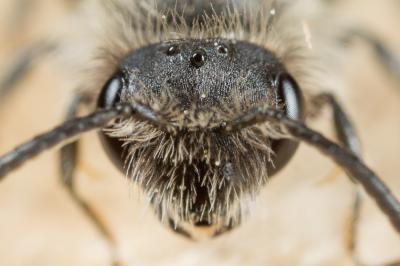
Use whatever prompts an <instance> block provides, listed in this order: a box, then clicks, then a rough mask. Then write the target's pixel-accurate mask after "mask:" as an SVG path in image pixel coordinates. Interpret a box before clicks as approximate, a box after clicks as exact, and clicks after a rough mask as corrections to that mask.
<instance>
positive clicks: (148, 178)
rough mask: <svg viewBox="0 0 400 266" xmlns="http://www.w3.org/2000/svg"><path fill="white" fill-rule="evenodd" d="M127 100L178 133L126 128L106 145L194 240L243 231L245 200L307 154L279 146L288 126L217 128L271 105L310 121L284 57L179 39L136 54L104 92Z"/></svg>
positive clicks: (104, 101) (120, 126)
mask: <svg viewBox="0 0 400 266" xmlns="http://www.w3.org/2000/svg"><path fill="white" fill-rule="evenodd" d="M290 95H291V96H292V97H290ZM290 99H294V100H290ZM126 102H140V103H142V104H143V103H144V104H146V105H148V106H150V107H151V108H152V109H153V110H154V111H155V112H156V113H158V114H161V115H162V116H163V117H164V119H165V121H166V122H167V124H168V127H169V128H172V129H174V130H171V131H170V132H169V131H167V132H165V130H162V129H160V128H157V127H154V126H152V125H149V124H147V123H142V122H138V121H120V122H119V123H117V125H116V126H115V127H114V128H112V129H111V133H110V134H108V135H106V134H101V138H102V140H103V144H104V145H105V147H106V150H107V151H109V155H110V157H112V160H113V161H114V162H116V164H117V166H118V167H119V168H120V169H121V170H123V171H124V172H126V171H127V174H128V176H130V177H131V178H132V179H133V180H134V181H136V182H138V183H139V184H140V186H141V187H142V189H143V190H144V191H146V192H147V194H148V196H149V198H150V199H151V202H152V204H153V206H154V208H155V210H156V212H157V213H158V215H159V217H160V219H161V220H162V221H166V222H168V224H170V225H173V229H174V230H176V231H178V232H180V233H182V234H184V235H187V236H190V237H193V238H197V232H198V231H202V232H206V233H207V235H209V236H215V235H219V234H221V233H222V232H225V231H227V230H230V229H231V228H233V227H235V226H237V225H238V224H240V222H241V219H242V216H243V215H244V212H246V211H247V210H246V207H243V204H242V203H243V202H245V201H247V200H250V199H251V198H252V197H254V196H255V195H256V194H257V193H258V191H259V189H260V186H261V185H263V184H264V183H265V180H266V178H267V176H271V175H272V174H274V173H275V172H276V171H277V170H279V169H280V168H282V167H283V166H284V165H285V164H286V163H287V162H288V161H289V160H290V158H291V157H292V155H293V154H294V152H295V151H296V149H297V143H296V142H293V141H289V140H284V139H279V140H275V139H274V136H278V135H279V134H280V132H279V129H277V128H273V127H270V126H269V125H267V124H263V125H260V126H255V127H252V128H249V129H248V130H245V131H243V132H240V133H234V134H225V133H221V132H218V131H217V130H215V128H217V127H218V126H220V125H223V124H224V123H226V122H228V121H231V120H232V119H234V118H235V117H237V116H239V115H240V114H242V113H243V112H246V111H248V110H249V109H250V108H254V107H256V106H261V105H263V106H270V107H273V108H281V109H282V110H286V111H287V113H288V115H291V116H293V117H294V118H296V119H301V113H302V106H301V94H300V92H299V90H298V88H297V85H296V82H295V81H294V80H293V79H291V78H290V75H289V74H287V73H286V70H285V69H284V67H283V65H282V64H281V63H280V62H279V60H278V59H277V58H276V57H275V56H274V54H272V53H271V52H270V51H268V50H267V49H265V48H261V47H259V46H257V45H254V44H251V43H248V42H245V41H235V40H227V39H206V40H201V39H190V40H173V41H168V42H162V43H157V44H152V45H149V46H146V47H143V48H141V49H137V50H135V51H133V52H132V53H131V54H129V55H128V56H127V57H126V58H125V59H124V60H123V61H122V63H121V64H120V66H119V71H118V73H117V74H116V75H114V77H113V78H112V79H111V80H110V81H109V82H108V83H107V84H106V86H105V87H104V88H103V91H102V93H101V94H100V98H99V107H111V106H113V105H114V104H116V103H126ZM293 110H294V112H293ZM273 157H274V158H273ZM275 159H277V160H275ZM273 160H274V162H275V164H273V163H272V161H273ZM276 162H278V163H277V164H276ZM126 164H128V167H127V169H124V165H126ZM194 229H196V230H194Z"/></svg>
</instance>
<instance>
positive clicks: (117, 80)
mask: <svg viewBox="0 0 400 266" xmlns="http://www.w3.org/2000/svg"><path fill="white" fill-rule="evenodd" d="M122 87H123V77H122V73H117V74H115V75H114V76H113V77H112V78H111V79H110V80H109V81H107V83H106V84H105V85H104V87H103V89H102V91H101V93H100V96H99V99H98V102H97V106H98V107H100V108H109V107H112V106H115V104H117V103H118V102H119V101H120V99H121V91H122Z"/></svg>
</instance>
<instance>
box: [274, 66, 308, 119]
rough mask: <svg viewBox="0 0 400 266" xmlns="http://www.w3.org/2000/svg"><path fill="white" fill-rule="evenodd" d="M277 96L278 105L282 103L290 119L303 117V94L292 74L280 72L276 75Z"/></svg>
mask: <svg viewBox="0 0 400 266" xmlns="http://www.w3.org/2000/svg"><path fill="white" fill-rule="evenodd" d="M276 83H277V88H278V92H277V94H278V95H277V96H278V102H279V105H283V107H284V111H285V113H286V115H287V116H288V117H289V118H291V119H296V120H301V119H302V118H303V109H304V108H303V96H302V94H301V91H300V89H299V86H298V85H297V82H296V81H295V80H294V78H293V77H292V76H290V75H289V74H287V73H281V74H279V75H278V76H277V79H276Z"/></svg>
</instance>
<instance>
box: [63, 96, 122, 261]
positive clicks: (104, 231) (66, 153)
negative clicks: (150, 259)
mask: <svg viewBox="0 0 400 266" xmlns="http://www.w3.org/2000/svg"><path fill="white" fill-rule="evenodd" d="M81 103H82V99H81V97H80V96H76V97H75V98H74V100H73V101H72V103H71V104H70V107H69V109H68V112H67V115H66V119H67V120H69V119H73V118H74V117H75V116H76V115H77V111H78V107H79V105H80V104H81ZM78 155H79V142H78V141H74V142H72V143H69V144H67V145H65V146H64V147H62V148H61V150H60V154H59V156H60V157H59V169H60V177H61V179H62V182H63V185H65V188H66V189H67V191H68V193H69V195H70V196H71V198H72V200H73V201H74V202H75V203H76V204H77V205H78V207H79V208H80V209H81V211H82V212H83V213H84V214H85V215H86V217H87V218H88V219H89V220H90V221H91V222H92V223H93V225H94V226H95V227H96V228H97V230H98V231H99V233H100V234H101V235H102V237H103V238H104V239H105V240H106V241H107V243H108V245H109V248H110V253H111V256H112V264H111V265H112V266H119V265H121V264H120V263H119V262H118V253H117V243H116V241H115V238H114V236H113V235H112V233H111V231H110V230H109V229H108V227H107V225H106V224H105V222H104V221H103V220H102V219H101V218H100V217H99V215H98V213H97V212H96V210H95V209H94V208H93V207H92V206H91V205H90V204H89V203H87V202H86V201H85V200H84V199H83V198H82V197H81V196H80V195H79V193H78V192H77V190H76V186H75V176H76V166H77V162H78Z"/></svg>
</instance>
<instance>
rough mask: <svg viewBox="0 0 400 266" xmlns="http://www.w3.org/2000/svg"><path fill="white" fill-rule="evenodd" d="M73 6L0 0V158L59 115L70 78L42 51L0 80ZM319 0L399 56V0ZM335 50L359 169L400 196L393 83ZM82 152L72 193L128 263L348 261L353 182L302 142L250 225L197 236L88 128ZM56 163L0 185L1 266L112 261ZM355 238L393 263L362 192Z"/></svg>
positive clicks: (370, 256)
mask: <svg viewBox="0 0 400 266" xmlns="http://www.w3.org/2000/svg"><path fill="white" fill-rule="evenodd" d="M75 2H77V1H67V0H65V1H62V0H2V1H1V3H0V84H2V86H3V88H4V87H7V86H8V85H12V86H9V88H12V91H9V92H8V93H4V94H2V95H3V96H2V97H1V98H0V102H1V105H0V121H1V127H0V128H1V129H0V153H4V152H6V151H8V150H10V149H12V148H13V147H14V146H15V145H17V144H19V143H21V142H22V141H25V140H28V139H30V138H32V137H33V136H34V135H35V134H37V133H40V132H43V131H45V130H48V129H50V128H52V127H54V126H55V125H57V124H59V123H60V121H62V117H63V114H64V112H65V111H64V110H65V108H66V106H67V103H68V100H69V99H70V98H71V95H72V91H73V89H74V88H71V87H70V86H69V84H70V82H69V80H68V79H73V78H74V77H65V75H63V74H62V73H61V71H60V70H59V69H58V68H57V67H55V65H54V62H52V60H51V59H50V58H47V57H46V55H45V53H38V56H37V57H36V58H35V61H34V62H32V64H33V65H34V68H32V69H31V70H30V71H28V72H27V74H26V75H25V76H24V78H23V79H22V80H20V81H18V82H13V80H12V79H11V80H8V81H7V80H6V77H7V73H9V69H10V66H13V65H15V64H16V62H18V60H17V59H18V58H21V55H23V54H24V53H26V52H27V51H28V52H29V51H31V50H30V49H29V48H32V47H35V45H36V44H37V43H40V41H41V40H43V39H46V37H49V36H52V35H53V34H54V33H55V32H57V31H60V29H62V28H63V27H65V26H64V25H65V24H64V18H66V17H67V16H68V15H69V14H71V13H73V12H74V11H75V8H76V3H75ZM325 2H326V8H327V9H326V10H327V11H324V12H327V13H325V14H329V16H332V20H338V21H343V22H346V23H354V25H357V26H361V27H364V28H366V29H368V30H370V31H371V32H373V33H374V34H375V35H376V36H377V37H378V38H379V39H380V40H382V41H383V42H384V43H385V44H386V45H387V46H388V47H390V49H391V50H393V51H395V52H397V53H398V54H399V55H400V34H398V28H399V26H400V2H399V1H395V0H386V1H379V0H368V1H363V0H346V1H344V0H343V1H325ZM305 3H306V1H305ZM334 25H335V24H334V23H332V25H327V29H326V31H327V32H329V30H331V29H330V28H329V26H334ZM76 30H79V29H76ZM332 30H335V29H332ZM336 30H337V29H336ZM41 49H42V48H41ZM339 50H340V49H339ZM340 57H341V65H340V67H338V68H333V70H332V71H337V72H335V73H333V72H332V75H333V76H340V79H341V81H340V84H342V85H341V86H340V88H338V91H337V92H335V93H336V94H337V95H339V98H340V101H341V102H342V103H343V104H344V106H345V108H346V110H347V111H348V112H349V113H350V115H351V117H352V119H353V121H354V123H355V125H356V127H357V129H358V132H359V135H360V137H361V140H362V143H363V149H364V154H365V160H366V162H367V164H368V165H369V166H371V167H372V169H374V170H376V171H377V173H379V175H380V176H381V177H382V178H383V179H384V180H385V182H386V183H387V184H388V185H389V187H391V188H392V189H393V191H394V192H395V194H396V195H397V196H398V197H400V175H399V167H400V159H399V158H400V152H399V151H400V138H399V136H400V118H399V116H400V80H397V79H396V78H394V77H393V76H392V75H391V74H389V73H388V72H387V71H386V70H385V68H383V67H382V66H381V65H380V64H379V62H378V61H377V60H376V57H375V56H374V54H373V53H372V51H371V49H370V47H369V46H368V45H365V44H364V43H362V42H355V43H353V44H352V45H351V47H348V49H347V48H346V49H343V54H341V55H340ZM321 82H324V81H323V80H322V81H321ZM329 119H330V114H329V112H326V113H324V114H323V116H322V117H321V118H320V119H318V121H315V122H313V123H312V124H311V125H312V126H313V127H314V128H318V129H321V130H322V132H324V133H325V134H327V135H328V136H333V134H332V130H331V128H330V126H329V122H328V120H329ZM81 151H82V156H81V158H82V160H81V163H80V165H79V167H80V171H79V176H78V188H79V192H80V193H81V194H82V195H83V197H84V198H85V199H87V200H88V201H89V202H90V203H91V204H92V205H94V206H95V207H96V210H98V212H99V214H100V215H101V216H102V217H104V220H105V221H106V223H107V224H108V225H109V227H110V228H111V230H112V232H113V234H114V235H115V237H116V239H117V242H118V246H119V253H120V257H121V260H122V261H123V262H124V264H125V265H193V266H197V265H353V262H352V260H351V257H350V256H349V254H348V253H347V251H346V249H345V246H344V239H345V233H344V232H345V226H346V222H347V220H348V216H349V213H350V211H351V204H352V202H351V200H352V193H351V191H352V186H351V184H350V182H349V181H348V180H347V178H346V177H345V175H344V174H343V173H342V172H341V171H340V170H339V169H337V167H336V166H335V165H334V164H332V163H331V162H330V161H329V160H328V159H327V158H325V157H323V156H322V155H320V154H319V153H317V152H316V151H315V150H313V149H311V148H310V147H308V146H306V145H302V147H301V149H300V151H299V152H298V154H296V156H295V158H294V159H293V162H292V163H291V164H289V166H287V167H286V168H285V170H284V171H283V172H282V173H280V174H279V176H276V177H275V178H273V179H272V180H271V182H270V183H269V184H268V186H267V187H266V188H265V189H264V190H263V192H262V195H261V196H260V200H259V201H258V202H257V204H256V206H255V208H254V213H253V215H252V216H251V217H249V219H248V221H247V222H245V223H244V224H243V225H242V226H241V227H240V228H238V229H236V230H234V231H233V232H231V233H229V234H226V235H224V236H222V237H219V238H217V239H213V240H210V241H206V242H200V243H197V242H192V241H189V240H187V239H184V238H182V237H181V236H179V235H176V234H174V233H173V232H171V231H170V230H169V229H168V228H165V227H164V226H162V225H161V224H160V223H159V222H158V220H157V219H156V218H155V217H154V215H153V213H152V210H151V209H150V208H148V206H147V205H146V203H145V200H144V197H142V196H140V195H138V194H137V193H136V190H135V189H134V188H132V186H130V185H129V184H128V182H127V180H126V179H124V178H123V176H121V174H120V173H119V172H117V171H116V170H114V167H113V166H112V165H111V163H110V162H109V160H108V159H107V158H106V157H105V155H104V154H103V152H102V151H101V147H100V145H99V143H98V141H97V138H96V134H95V133H91V134H88V135H85V136H84V137H83V147H82V149H81ZM56 159H57V157H56V151H55V150H53V151H50V152H47V153H45V154H43V155H42V156H40V157H39V158H37V159H35V160H32V161H31V162H30V163H28V164H26V165H25V166H24V167H22V168H21V169H19V170H18V171H16V172H14V173H12V174H11V175H10V176H8V178H7V179H6V180H5V181H3V182H2V183H1V184H0V265H9V266H22V265H41V266H45V265H49V266H50V265H60V266H61V265H99V266H100V265H109V260H110V254H109V252H108V249H107V244H106V242H105V241H104V240H103V239H102V238H101V237H100V235H99V234H98V233H97V231H96V229H95V228H93V227H92V226H91V223H90V222H89V221H88V220H87V219H86V217H85V216H84V215H83V214H82V213H81V212H80V210H79V209H78V208H77V207H76V206H75V205H74V203H73V202H72V201H71V200H70V198H69V195H68V194H67V193H66V191H65V189H64V188H63V187H62V186H61V184H60V181H59V179H58V176H57V161H56ZM332 173H336V174H335V177H334V178H332V177H330V176H332ZM357 245H358V247H357V256H358V257H359V258H360V260H361V261H362V262H363V263H366V264H368V265H380V264H383V263H386V262H391V261H393V260H395V259H400V238H399V236H398V235H397V234H396V233H395V231H394V230H393V229H392V227H391V225H390V224H389V222H388V221H387V219H386V218H385V217H384V216H383V215H382V213H381V211H380V210H379V209H378V208H377V207H376V206H375V204H374V203H373V202H372V201H371V200H370V199H369V198H368V197H367V196H366V195H364V206H363V208H362V213H361V222H360V227H359V231H358V238H357Z"/></svg>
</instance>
